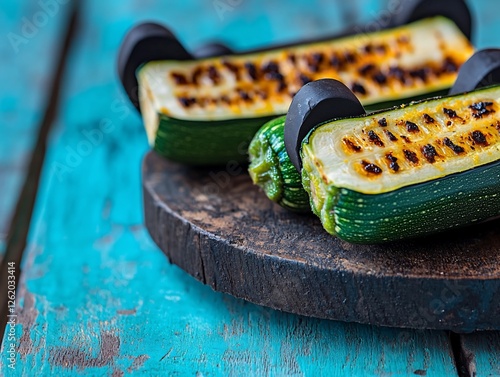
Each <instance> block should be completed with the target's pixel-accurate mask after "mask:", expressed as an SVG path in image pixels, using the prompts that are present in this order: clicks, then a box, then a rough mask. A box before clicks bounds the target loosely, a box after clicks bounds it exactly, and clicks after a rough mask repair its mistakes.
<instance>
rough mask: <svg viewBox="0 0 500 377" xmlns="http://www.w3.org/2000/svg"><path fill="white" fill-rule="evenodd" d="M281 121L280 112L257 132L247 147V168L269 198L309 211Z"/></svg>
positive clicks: (294, 208)
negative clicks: (248, 157) (288, 150)
mask: <svg viewBox="0 0 500 377" xmlns="http://www.w3.org/2000/svg"><path fill="white" fill-rule="evenodd" d="M284 125H285V116H282V117H279V118H276V119H273V120H271V121H269V122H267V123H266V124H264V126H262V128H261V129H260V130H259V131H258V132H257V134H256V135H255V137H254V138H253V140H252V142H251V143H250V147H249V149H248V151H249V155H250V166H249V168H248V172H249V173H250V177H251V178H252V180H253V182H254V183H255V184H256V185H258V186H260V187H261V188H262V189H263V190H264V192H265V194H266V195H267V197H268V198H269V199H271V200H272V201H274V202H276V203H278V204H279V205H280V206H282V207H283V208H286V209H289V210H291V211H294V212H298V213H307V212H310V211H311V209H310V206H309V196H308V195H307V192H306V191H305V190H304V188H303V187H302V182H301V179H300V174H299V173H298V172H297V170H296V169H295V167H294V166H293V165H292V163H291V161H290V158H289V157H288V154H287V152H286V149H285V138H284Z"/></svg>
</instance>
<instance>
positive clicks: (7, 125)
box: [0, 0, 70, 259]
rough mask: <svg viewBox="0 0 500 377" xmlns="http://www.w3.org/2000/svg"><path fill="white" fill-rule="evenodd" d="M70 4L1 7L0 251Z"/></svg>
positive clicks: (22, 3)
mask: <svg viewBox="0 0 500 377" xmlns="http://www.w3.org/2000/svg"><path fill="white" fill-rule="evenodd" d="M47 3H50V2H47ZM69 8H70V6H68V4H64V5H61V4H59V3H58V2H53V5H51V6H49V8H43V7H41V6H40V4H39V3H38V2H35V1H27V0H20V1H11V2H6V3H5V4H3V5H2V11H1V12H0V35H1V36H2V43H0V60H1V61H2V69H1V70H0V82H1V83H2V85H1V87H0V118H1V119H2V120H3V122H2V128H1V137H0V187H1V188H2V195H1V196H0V256H1V255H3V253H4V251H5V250H4V249H5V246H6V245H5V244H6V238H7V233H8V232H9V228H10V222H11V219H12V217H13V215H14V208H15V205H16V202H17V200H18V199H19V194H20V192H21V189H22V186H23V184H24V182H25V180H26V177H27V170H28V165H29V163H30V158H31V154H32V152H33V149H34V147H35V143H36V142H37V139H38V132H39V126H40V124H41V121H42V118H43V115H44V112H45V109H46V106H47V105H48V103H47V98H48V96H47V93H48V92H49V90H50V89H51V88H50V86H51V84H52V79H53V75H54V73H55V68H56V63H57V58H58V55H59V50H60V47H61V43H62V39H61V34H62V31H63V30H64V28H65V27H66V24H67V20H68V14H69ZM34 56H36V64H34V60H33V57H34ZM26 226H27V225H26ZM0 259H1V258H0Z"/></svg>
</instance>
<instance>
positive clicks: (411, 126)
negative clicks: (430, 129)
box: [406, 120, 420, 133]
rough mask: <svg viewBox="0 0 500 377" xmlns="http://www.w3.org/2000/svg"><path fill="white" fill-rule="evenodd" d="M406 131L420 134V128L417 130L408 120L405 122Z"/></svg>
mask: <svg viewBox="0 0 500 377" xmlns="http://www.w3.org/2000/svg"><path fill="white" fill-rule="evenodd" d="M406 130H407V131H408V132H411V133H416V132H420V128H418V126H417V125H416V124H415V123H413V122H410V121H409V120H407V121H406Z"/></svg>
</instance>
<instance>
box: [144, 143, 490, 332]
mask: <svg viewBox="0 0 500 377" xmlns="http://www.w3.org/2000/svg"><path fill="white" fill-rule="evenodd" d="M236 173H240V174H236ZM143 184H144V204H145V218H146V226H147V228H148V230H149V232H150V234H151V236H152V237H153V239H154V241H155V242H156V243H157V244H158V245H159V247H160V248H161V249H162V250H163V251H164V252H165V254H166V255H167V256H168V258H169V260H170V261H171V262H173V263H175V264H176V265H178V266H180V267H181V268H182V269H184V270H185V271H187V272H188V273H189V274H191V275H192V276H194V277H195V278H196V279H198V280H200V281H202V282H203V283H205V284H208V285H210V286H211V287H212V288H213V289H215V290H216V291H221V292H226V293H229V294H231V295H233V296H236V297H240V298H243V299H245V300H248V301H251V302H253V303H256V304H259V305H264V306H269V307H272V308H275V309H279V310H283V311H286V312H292V313H297V314H301V315H306V316H313V317H319V318H328V319H333V320H342V321H354V322H360V323H367V324H374V325H382V326H394V327H409V328H422V329H423V328H427V329H448V330H453V331H456V332H470V331H473V330H488V329H491V330H493V329H495V330H500V221H498V220H496V221H491V222H488V223H484V224H479V225H476V226H473V227H469V228H465V229H461V230H459V231H454V232H448V233H444V234H440V235H436V236H433V237H428V238H426V239H423V240H412V241H407V242H400V243H391V244H385V245H353V244H349V243H347V242H344V241H342V240H339V239H337V238H335V237H332V236H330V235H329V234H327V233H326V232H325V231H324V230H323V228H322V227H321V224H320V222H319V220H318V219H317V218H316V217H314V216H312V215H310V216H301V215H296V214H293V213H290V212H288V211H286V210H284V209H282V208H280V207H279V206H277V205H275V204H274V203H272V202H270V201H269V200H268V199H267V198H266V196H265V195H264V193H263V192H262V191H261V190H260V189H259V188H258V187H256V186H254V185H253V184H252V182H251V180H250V178H249V176H248V175H247V174H246V168H245V167H242V166H238V165H236V164H233V165H231V164H229V165H228V166H227V167H226V168H225V169H224V168H223V169H217V168H212V169H195V168H189V167H185V166H182V165H180V164H176V163H172V162H168V161H166V160H164V159H163V158H161V157H159V156H158V155H157V154H156V153H154V152H151V153H149V154H148V155H147V156H146V158H145V160H144V163H143Z"/></svg>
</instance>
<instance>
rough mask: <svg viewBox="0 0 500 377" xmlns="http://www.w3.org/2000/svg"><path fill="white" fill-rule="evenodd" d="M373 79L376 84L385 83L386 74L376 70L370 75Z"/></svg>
mask: <svg viewBox="0 0 500 377" xmlns="http://www.w3.org/2000/svg"><path fill="white" fill-rule="evenodd" d="M372 79H373V81H375V82H376V83H377V84H380V85H383V84H385V83H387V76H386V75H384V74H383V73H382V72H380V71H378V72H377V73H375V74H374V75H373V76H372Z"/></svg>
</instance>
